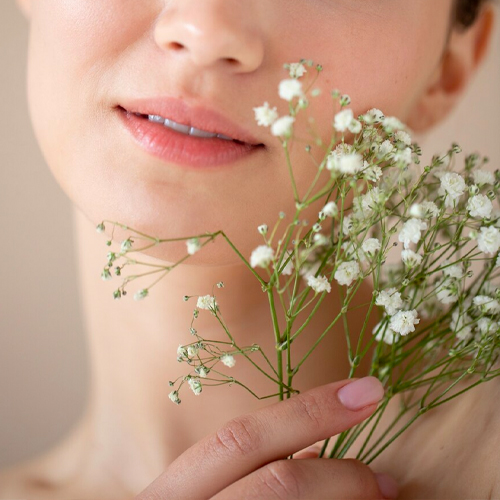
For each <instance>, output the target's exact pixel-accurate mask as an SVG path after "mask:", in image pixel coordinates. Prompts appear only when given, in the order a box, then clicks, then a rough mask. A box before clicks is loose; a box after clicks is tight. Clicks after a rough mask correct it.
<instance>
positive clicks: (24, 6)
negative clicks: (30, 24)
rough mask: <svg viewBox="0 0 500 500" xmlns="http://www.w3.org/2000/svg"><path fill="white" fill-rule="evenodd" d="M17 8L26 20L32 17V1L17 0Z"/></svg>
mask: <svg viewBox="0 0 500 500" xmlns="http://www.w3.org/2000/svg"><path fill="white" fill-rule="evenodd" d="M16 3H17V6H18V7H19V9H20V10H21V12H22V13H23V15H24V17H25V18H26V19H30V17H31V0H16Z"/></svg>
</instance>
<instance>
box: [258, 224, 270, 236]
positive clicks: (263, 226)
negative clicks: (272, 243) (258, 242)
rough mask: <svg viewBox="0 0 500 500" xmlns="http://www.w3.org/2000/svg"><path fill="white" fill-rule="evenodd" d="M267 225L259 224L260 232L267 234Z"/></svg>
mask: <svg viewBox="0 0 500 500" xmlns="http://www.w3.org/2000/svg"><path fill="white" fill-rule="evenodd" d="M267 229H268V227H267V225H266V224H262V225H261V226H259V227H258V228H257V230H258V231H259V233H260V234H267Z"/></svg>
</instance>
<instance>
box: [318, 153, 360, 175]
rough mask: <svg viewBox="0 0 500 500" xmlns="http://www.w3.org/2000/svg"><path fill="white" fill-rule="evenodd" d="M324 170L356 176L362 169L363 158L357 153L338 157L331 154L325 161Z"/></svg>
mask: <svg viewBox="0 0 500 500" xmlns="http://www.w3.org/2000/svg"><path fill="white" fill-rule="evenodd" d="M326 168H327V170H335V171H337V172H340V173H342V174H351V175H352V174H356V173H358V172H359V171H360V170H361V169H362V168H363V157H362V156H361V155H360V154H359V153H347V154H343V155H338V154H336V153H334V152H332V154H331V155H330V156H329V157H328V159H327V165H326Z"/></svg>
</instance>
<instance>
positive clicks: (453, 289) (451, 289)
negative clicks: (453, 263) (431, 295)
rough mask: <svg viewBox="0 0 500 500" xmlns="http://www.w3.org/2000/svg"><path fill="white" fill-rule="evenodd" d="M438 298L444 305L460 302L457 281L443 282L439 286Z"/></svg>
mask: <svg viewBox="0 0 500 500" xmlns="http://www.w3.org/2000/svg"><path fill="white" fill-rule="evenodd" d="M437 287H438V290H437V293H436V296H437V298H438V300H439V301H440V302H441V303H442V304H453V303H454V302H456V301H457V300H458V293H459V289H458V285H457V281H456V280H443V281H440V282H439V283H438V285H437Z"/></svg>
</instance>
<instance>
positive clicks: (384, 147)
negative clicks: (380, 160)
mask: <svg viewBox="0 0 500 500" xmlns="http://www.w3.org/2000/svg"><path fill="white" fill-rule="evenodd" d="M395 149H396V148H395V147H394V145H393V144H392V142H391V141H390V140H389V139H386V140H385V141H384V142H383V143H382V144H381V145H380V146H379V149H378V152H379V154H380V156H386V155H388V154H390V153H392V152H393V151H394V150H395Z"/></svg>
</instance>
